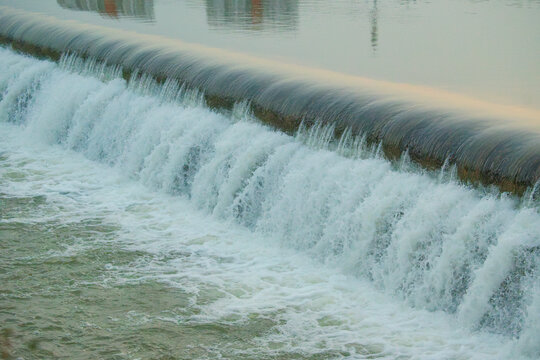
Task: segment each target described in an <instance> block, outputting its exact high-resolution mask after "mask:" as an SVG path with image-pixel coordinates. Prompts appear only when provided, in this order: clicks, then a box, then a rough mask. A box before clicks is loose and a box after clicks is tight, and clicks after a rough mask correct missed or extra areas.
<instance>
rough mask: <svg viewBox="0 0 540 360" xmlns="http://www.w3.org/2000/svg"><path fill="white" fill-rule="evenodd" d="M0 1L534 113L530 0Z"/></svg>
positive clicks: (534, 14) (534, 7) (537, 50)
mask: <svg viewBox="0 0 540 360" xmlns="http://www.w3.org/2000/svg"><path fill="white" fill-rule="evenodd" d="M0 5H8V6H11V7H15V8H21V9H25V10H29V11H35V12H42V13H46V14H49V15H53V16H55V17H58V18H60V19H74V20H78V21H81V22H84V23H92V24H98V25H104V26H108V27H115V28H121V29H127V30H130V31H136V32H138V33H141V34H155V35H160V36H164V37H167V38H175V39H180V40H182V41H185V42H189V43H195V44H202V45H205V46H208V47H212V48H221V49H228V50H231V51H235V52H239V53H247V54H250V55H254V56H257V57H261V58H266V59H274V60H279V61H283V62H285V63H291V64H298V65H302V66H310V67H314V68H321V69H328V70H333V71H336V72H340V73H345V74H352V75H359V76H363V77H366V78H371V79H376V80H384V81H390V82H395V83H407V84H415V85H424V86H429V87H433V88H437V89H442V90H446V91H450V92H454V93H459V94H465V95H467V96H471V97H474V98H479V99H481V100H487V101H490V102H495V103H501V104H507V105H517V106H523V107H527V108H534V109H536V110H540V85H539V84H540V71H538V63H540V22H539V21H538V19H540V1H538V0H496V1H474V0H457V1H451V0H442V1H411V0H404V1H398V0H392V1H378V0H369V1H363V0H362V1H361V0H333V1H321V0H301V1H300V0H268V1H267V0H205V1H203V0H0Z"/></svg>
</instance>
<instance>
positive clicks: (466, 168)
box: [0, 6, 540, 194]
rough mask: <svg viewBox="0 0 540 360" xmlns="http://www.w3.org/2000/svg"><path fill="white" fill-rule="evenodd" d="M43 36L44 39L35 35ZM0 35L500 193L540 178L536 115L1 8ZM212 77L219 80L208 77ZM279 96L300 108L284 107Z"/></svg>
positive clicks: (435, 92) (421, 88)
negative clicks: (451, 172)
mask: <svg viewBox="0 0 540 360" xmlns="http://www.w3.org/2000/svg"><path fill="white" fill-rule="evenodd" d="M36 29H39V31H37V33H36ZM32 30H33V31H32ZM44 32H47V33H49V34H50V35H49V37H43V36H41V35H42V34H43V33H44ZM0 36H3V37H4V38H5V39H8V41H11V42H19V43H23V44H28V45H31V46H34V47H37V48H43V49H48V50H53V51H55V52H57V53H62V52H70V51H71V52H75V53H78V54H81V55H85V56H86V55H88V56H92V57H96V58H97V59H98V60H102V61H105V62H108V63H111V64H116V65H122V66H124V67H125V68H127V69H130V70H142V71H143V72H149V73H150V75H153V76H156V77H158V78H159V77H161V78H164V77H169V76H170V77H173V78H177V79H178V80H179V81H181V82H186V83H187V84H188V85H190V86H195V87H199V88H200V89H201V90H203V91H204V92H205V93H206V94H207V95H216V94H217V95H216V96H217V97H218V98H229V100H230V99H232V100H233V101H241V100H248V101H252V102H253V104H254V105H255V106H259V109H261V108H262V110H263V112H264V111H266V110H268V111H270V113H273V114H276V113H277V114H278V115H279V116H280V117H282V118H283V119H282V120H279V121H274V122H272V116H269V117H268V119H269V120H268V119H263V118H261V120H263V121H268V122H270V123H272V124H273V125H276V126H277V127H278V128H282V129H283V130H286V131H287V130H289V131H290V130H291V128H294V126H297V125H298V123H299V121H300V120H301V119H298V117H303V116H304V115H308V116H310V117H311V118H318V117H319V113H317V111H323V112H325V113H324V114H321V118H322V117H324V119H325V120H324V121H335V122H336V123H338V125H340V126H350V125H351V124H352V126H356V127H357V128H358V129H360V131H362V132H364V133H365V132H369V131H371V132H373V133H374V134H375V136H374V140H375V141H381V142H382V143H383V146H386V145H388V146H389V147H390V148H391V149H390V150H388V149H386V150H385V152H386V153H387V155H388V154H391V156H390V157H392V156H395V154H396V153H397V152H403V151H405V150H407V149H409V150H410V149H411V146H412V150H413V151H412V155H413V156H412V157H413V160H417V161H418V162H420V163H422V162H424V163H425V164H426V165H427V166H428V167H432V166H433V164H435V165H436V166H441V165H442V163H443V162H444V161H445V160H446V159H445V158H444V157H448V156H449V155H451V156H454V155H455V163H456V165H458V173H460V171H461V173H460V177H461V178H462V179H465V180H472V181H473V182H480V183H486V184H497V185H499V187H500V188H501V189H502V190H503V191H512V192H515V193H517V194H520V193H522V192H523V191H524V190H525V188H526V187H530V186H533V185H534V184H535V182H536V181H538V179H539V178H540V110H537V109H534V108H525V107H520V106H513V105H503V104H496V103H490V102H487V101H483V100H478V99H474V98H471V97H468V96H464V95H459V94H455V93H450V92H447V91H444V90H440V89H435V88H429V87H425V86H418V85H411V84H402V83H392V82H387V81H381V80H373V79H368V78H364V77H359V76H353V75H347V74H343V73H338V72H334V71H330V70H324V69H317V68H311V67H305V66H300V65H296V64H289V63H284V62H280V61H276V60H270V59H263V58H259V57H255V56H251V55H246V54H242V53H237V52H233V51H230V50H225V49H215V48H210V47H206V46H203V45H199V44H193V43H186V42H183V41H181V40H177V39H171V38H166V37H162V36H158V35H149V34H141V33H136V32H133V31H128V30H121V29H115V28H108V27H104V26H99V25H92V24H86V23H80V22H78V21H75V20H61V19H57V18H55V17H52V16H49V15H44V14H41V13H33V12H28V11H24V10H19V9H12V8H9V7H4V6H0ZM23 51H24V49H23ZM213 71H214V73H212V72H213ZM214 74H217V75H216V78H217V79H214V78H212V76H208V75H214ZM246 79H248V80H247V81H246ZM246 84H247V87H246V86H244V87H242V85H246ZM287 94H289V95H290V96H291V97H294V101H298V102H299V104H294V103H291V101H293V100H291V99H290V98H289V97H287ZM299 94H300V96H299ZM318 101H323V102H324V101H326V104H322V105H321V104H317V102H318ZM362 104H363V105H362ZM365 105H367V106H365ZM219 106H220V105H218V107H219ZM351 107H352V109H351ZM276 109H277V110H276ZM298 109H300V110H298ZM321 109H322V110H321ZM381 109H382V110H381ZM341 110H346V111H349V112H348V113H342V112H340V111H341ZM299 114H300V115H299ZM359 114H360V115H359ZM256 115H257V114H256ZM347 116H348V117H347ZM356 116H362V118H361V119H360V118H358V117H356ZM291 118H294V119H293V120H292V121H291ZM389 119H390V120H389ZM357 120H360V121H359V122H358V123H356V122H355V121H357ZM291 123H292V126H291ZM404 133H406V135H403V134H404ZM365 135H367V136H368V137H369V136H370V134H369V133H365ZM487 140H489V143H486V141H487ZM385 141H386V142H387V143H388V144H385ZM484 145H485V146H484ZM415 152H416V155H415ZM441 154H442V155H441ZM445 154H446V155H445ZM477 155H478V156H477ZM415 156H416V158H415ZM520 156H521V157H520ZM422 157H424V158H425V159H422ZM424 160H425V161H424Z"/></svg>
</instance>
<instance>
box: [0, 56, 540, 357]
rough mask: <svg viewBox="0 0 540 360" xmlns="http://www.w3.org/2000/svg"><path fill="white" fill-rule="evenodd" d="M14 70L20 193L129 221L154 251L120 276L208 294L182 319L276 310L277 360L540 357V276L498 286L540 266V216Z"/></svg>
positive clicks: (144, 100) (105, 91)
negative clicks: (316, 357) (338, 355)
mask: <svg viewBox="0 0 540 360" xmlns="http://www.w3.org/2000/svg"><path fill="white" fill-rule="evenodd" d="M19 58H20V61H21V62H22V61H26V62H28V65H27V66H25V67H23V68H21V67H18V66H17V65H16V64H17V61H15V60H19ZM0 67H2V68H5V69H8V70H6V71H5V72H9V73H10V74H11V75H9V76H6V75H5V74H3V75H1V77H0V90H2V100H1V101H0V106H2V108H3V109H6V110H4V114H8V118H7V119H4V122H3V123H1V124H0V126H1V134H2V135H1V141H0V144H1V146H2V149H1V150H2V151H6V152H7V153H9V155H10V156H9V162H10V163H14V162H15V163H16V162H17V161H19V162H26V161H30V162H31V163H30V165H24V166H23V167H22V170H21V171H27V172H30V171H31V170H32V169H33V167H35V168H34V169H33V170H37V175H30V174H29V175H28V177H27V179H26V181H24V182H17V183H10V184H9V191H10V193H13V194H21V193H28V194H35V193H40V194H45V195H47V196H48V198H49V200H50V201H57V202H59V203H61V204H62V206H64V207H65V208H66V209H67V210H66V213H68V214H71V211H73V214H77V212H79V211H83V212H90V213H96V214H102V215H103V214H104V215H105V216H106V218H107V219H108V220H109V221H111V222H114V223H116V224H120V226H121V233H122V236H121V240H119V241H121V242H122V243H123V245H124V246H127V247H130V248H133V249H139V250H143V251H146V252H149V253H152V254H154V255H155V256H154V257H152V258H151V260H149V261H148V262H141V263H139V264H136V265H137V266H134V267H133V268H131V269H121V271H120V270H119V274H121V275H122V276H120V275H119V276H120V278H119V279H120V280H121V279H124V280H121V281H133V279H137V281H142V280H144V279H147V278H153V279H159V280H160V281H165V282H167V283H169V284H170V285H172V286H178V287H181V288H183V289H184V290H185V291H186V292H188V293H192V294H193V296H194V301H195V303H196V300H197V297H198V296H201V295H200V294H201V293H202V292H204V291H206V290H208V291H207V294H206V295H205V296H207V297H208V301H207V302H206V303H204V304H201V305H196V306H200V310H201V312H200V314H199V315H197V316H192V317H190V318H187V319H182V321H194V322H212V321H242V319H245V317H246V316H249V314H252V313H257V314H272V316H273V317H274V318H275V317H276V316H277V317H278V318H279V319H281V320H282V321H281V322H279V324H278V325H277V326H276V330H275V332H272V333H271V334H266V335H265V336H263V337H261V338H259V339H258V340H257V341H260V345H261V349H264V350H261V351H265V352H267V353H268V354H271V353H272V351H274V350H272V349H273V347H274V346H277V349H281V350H283V349H284V348H287V349H289V350H290V351H301V352H304V353H314V352H316V351H317V349H319V350H320V349H321V348H328V349H334V350H343V351H347V352H349V353H350V354H351V355H350V356H351V357H362V356H365V354H364V355H362V352H363V351H367V352H372V353H377V354H379V355H380V356H381V357H386V358H396V357H398V356H400V355H403V356H405V357H413V358H426V359H429V358H504V357H505V356H508V354H510V352H513V353H515V354H514V355H516V356H518V355H522V356H531V357H535V356H539V355H540V354H539V353H538V351H540V350H539V349H538V347H537V346H536V345H535V344H536V342H535V341H534V340H535V338H536V337H537V334H538V332H537V329H538V316H537V314H538V309H537V308H538V306H537V304H538V291H537V290H534V289H536V288H535V287H534V286H531V285H530V284H531V283H533V284H534V283H535V281H536V282H537V281H538V280H537V279H538V276H537V273H536V271H537V270H536V269H537V268H534V269H532V270H530V269H529V270H530V271H529V270H527V271H528V272H527V271H525V274H524V275H523V276H522V277H520V278H519V279H520V281H521V282H520V285H519V286H517V291H518V293H513V294H505V293H504V291H501V286H502V284H503V283H504V280H505V279H506V278H507V277H509V276H513V274H514V272H515V271H520V269H518V270H516V266H517V265H516V263H519V261H521V260H523V259H528V260H527V261H529V260H530V259H532V260H531V261H529V262H532V263H534V261H536V260H535V259H538V252H537V251H536V250H535V249H537V248H538V246H539V245H540V244H539V241H540V240H539V239H540V236H539V235H540V217H539V215H538V211H537V210H536V209H535V208H531V207H527V206H522V205H521V204H520V203H519V202H518V201H517V200H516V199H512V198H510V197H506V196H499V195H497V194H492V193H482V192H480V191H478V190H474V189H471V188H468V187H466V186H463V185H461V184H458V183H456V182H455V181H454V180H446V181H443V180H442V179H440V178H439V177H438V176H435V175H430V174H425V173H423V172H421V171H417V170H408V168H407V166H406V161H404V163H403V164H402V165H401V166H398V167H396V166H395V165H393V164H391V163H389V162H387V161H385V160H383V159H381V158H380V157H379V156H373V155H372V156H368V155H362V156H358V154H360V153H362V154H369V151H367V149H365V151H363V152H359V151H357V150H354V149H353V150H351V151H345V150H344V146H343V145H338V146H337V147H338V152H339V153H341V154H348V155H351V154H352V157H343V156H341V155H339V154H338V153H337V152H334V151H329V150H327V148H328V147H329V146H330V145H329V144H328V140H327V136H326V135H325V134H326V132H325V131H322V130H317V131H319V132H320V134H319V135H318V136H315V135H313V134H311V135H312V136H311V138H310V136H304V137H302V136H300V137H298V138H293V137H290V136H286V135H284V134H282V133H278V132H274V131H272V130H270V129H268V128H266V127H264V126H262V125H260V124H257V123H256V122H254V121H251V120H250V119H249V114H244V115H245V116H244V115H242V116H240V117H233V118H231V117H228V116H226V115H223V114H218V113H215V112H213V111H211V110H209V109H207V108H204V107H202V106H200V105H197V103H196V102H193V101H192V99H193V98H191V99H190V100H189V101H186V102H183V100H182V98H181V99H178V98H175V100H171V101H170V102H164V101H163V99H159V98H156V97H155V95H154V94H155V91H148V92H147V94H146V95H144V94H143V93H144V91H143V92H140V91H139V90H137V87H136V86H130V88H129V89H128V88H127V85H126V83H125V81H124V80H121V79H116V80H112V81H109V80H108V81H107V82H103V81H100V80H98V79H97V78H92V77H89V76H88V75H85V76H82V75H79V74H73V73H69V72H67V71H66V70H65V69H59V68H58V67H56V66H55V65H52V64H50V63H44V62H41V61H37V60H32V59H26V58H25V59H22V57H21V56H19V55H14V54H13V53H11V52H9V51H7V50H0ZM24 68H26V69H34V70H33V72H30V70H28V71H27V72H25V71H24V70H23V69H24ZM72 70H73V69H72ZM26 73H29V74H30V73H31V74H33V75H28V76H26V75H24V74H26ZM152 86H154V87H155V86H156V85H155V84H153V85H152ZM21 89H22V90H25V89H31V95H32V96H31V99H32V100H31V101H30V103H29V104H28V105H27V106H26V105H25V106H26V107H24V109H22V110H21V111H24V114H23V116H22V120H23V121H22V122H24V124H22V125H9V124H6V123H5V121H6V120H7V121H12V122H14V121H13V119H16V118H17V116H18V115H17V114H19V113H20V112H19V110H17V109H18V108H17V106H19V105H18V104H20V99H21V97H20V96H19V95H17V94H20V93H21V91H22V90H21ZM171 98H173V97H171ZM19 118H20V116H19ZM17 122H20V121H17ZM306 138H307V139H311V140H309V141H306V140H305V139H306ZM313 138H318V139H319V140H320V141H314V140H313ZM303 141H304V142H308V145H310V146H306V145H305V144H304V143H303ZM343 142H348V143H351V144H353V146H355V147H357V146H358V143H359V142H361V141H356V142H355V141H350V140H347V141H345V140H344V141H342V143H343ZM72 150H74V151H76V152H79V154H77V153H74V152H73V151H72ZM83 155H84V158H83ZM358 157H360V158H358ZM91 160H92V161H91ZM66 191H67V192H70V193H72V194H76V195H74V197H67V196H65V195H62V193H65V192H66ZM156 191H157V192H156ZM171 195H176V196H171ZM70 199H71V200H70ZM520 206H521V207H520ZM523 250H526V251H523ZM529 250H530V251H529ZM527 251H528V252H527ZM175 252H180V253H185V254H189V256H186V257H184V256H174V254H175ZM167 254H169V256H165V255H167ZM170 254H172V255H170ZM163 258H166V259H167V260H159V259H163ZM533 260H534V261H533ZM127 272H131V275H130V276H126V274H127ZM120 280H119V281H120ZM210 289H211V291H210ZM503 290H504V289H503ZM210 292H211V293H212V294H213V295H209V293H210ZM517 295H519V301H515V296H517ZM505 296H507V297H508V299H507V298H506V297H505ZM500 304H503V305H500ZM194 306H195V305H194ZM501 306H502V308H501ZM506 313H508V314H509V315H508V316H506V315H505V314H506ZM515 314H521V315H520V317H516V316H514V315H515ZM269 316H270V315H269ZM177 320H178V319H177ZM505 329H509V331H508V332H505ZM492 332H497V333H502V335H496V334H494V333H492ZM520 336H521V337H520ZM514 339H515V340H514ZM275 344H278V345H275ZM368 350H369V351H368ZM239 351H240V350H239ZM276 351H278V350H276ZM240 355H246V354H239V356H240Z"/></svg>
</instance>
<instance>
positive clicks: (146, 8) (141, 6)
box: [57, 0, 155, 22]
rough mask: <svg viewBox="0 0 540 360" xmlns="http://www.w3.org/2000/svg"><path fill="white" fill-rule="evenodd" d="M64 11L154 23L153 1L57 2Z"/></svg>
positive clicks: (84, 0)
mask: <svg viewBox="0 0 540 360" xmlns="http://www.w3.org/2000/svg"><path fill="white" fill-rule="evenodd" d="M57 2H58V5H60V6H61V7H63V8H65V9H70V10H81V11H95V12H98V13H100V14H101V15H104V16H107V17H110V18H114V19H116V18H119V17H126V18H134V19H139V20H144V21H149V22H151V21H154V19H155V16H154V1H153V0H57Z"/></svg>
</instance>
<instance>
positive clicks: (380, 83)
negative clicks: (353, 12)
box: [0, 6, 540, 133]
mask: <svg viewBox="0 0 540 360" xmlns="http://www.w3.org/2000/svg"><path fill="white" fill-rule="evenodd" d="M2 13H5V14H7V15H9V14H10V13H11V14H18V15H27V16H28V17H34V18H36V19H37V18H41V20H43V21H49V22H51V21H52V22H63V23H64V24H65V25H68V24H69V25H71V26H74V27H78V28H79V29H80V30H83V31H94V32H95V31H99V32H102V33H109V34H110V33H111V32H113V33H117V34H122V35H123V36H125V37H126V38H127V37H133V38H134V40H136V42H138V43H139V44H141V46H149V47H154V48H156V50H158V51H166V50H167V49H168V50H169V51H174V50H179V51H182V52H184V53H185V52H188V53H191V54H192V55H194V56H199V57H201V58H205V59H211V58H214V59H219V61H214V62H215V64H216V65H228V66H231V67H233V68H234V67H239V68H242V69H246V70H248V69H249V70H250V71H253V72H259V73H261V74H264V73H266V74H269V75H281V76H280V78H281V79H283V78H284V77H285V78H287V79H288V80H290V81H291V82H292V81H295V80H299V81H304V82H305V81H309V82H310V83H313V84H314V85H318V84H320V85H324V87H328V88H329V87H334V88H335V89H346V90H349V91H354V92H358V93H360V94H369V95H372V96H373V95H374V96H381V97H384V98H385V100H397V101H405V102H408V103H410V104H411V106H423V107H426V108H428V109H431V108H433V109H437V110H447V111H448V110H449V111H453V112H457V111H459V112H462V113H463V115H468V116H469V117H476V116H480V117H489V118H490V119H493V120H495V119H500V120H502V121H505V122H506V125H509V124H508V119H511V122H512V125H513V126H525V127H527V128H529V130H532V131H535V132H539V133H540V109H535V108H527V107H523V106H518V105H512V104H497V103H493V102H489V101H485V100H480V99H477V98H474V97H470V96H465V95H461V94H458V93H453V92H448V91H446V90H442V89H439V88H434V87H428V86H423V85H413V84H407V83H398V82H390V81H384V80H377V79H371V78H366V77H361V76H357V75H349V74H345V73H340V72H335V71H332V70H327V69H322V68H315V67H309V66H303V65H297V64H294V63H286V62H282V61H277V60H273V59H264V58H261V57H256V56H253V55H249V54H245V53H239V52H233V51H230V50H227V49H221V48H211V47H207V46H204V45H200V44H194V43H187V42H184V41H182V40H180V39H172V38H166V37H163V36H159V35H153V34H152V35H151V34H144V33H138V32H134V31H130V30H122V29H116V28H108V27H104V26H100V25H93V24H87V23H81V22H79V21H76V20H62V19H58V18H56V17H53V16H50V15H45V14H41V13H34V12H29V11H26V10H20V9H14V8H10V7H8V6H0V16H1V15H2ZM1 32H2V25H0V33H1ZM144 43H146V44H144ZM66 50H68V49H66ZM503 125H504V124H503Z"/></svg>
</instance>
